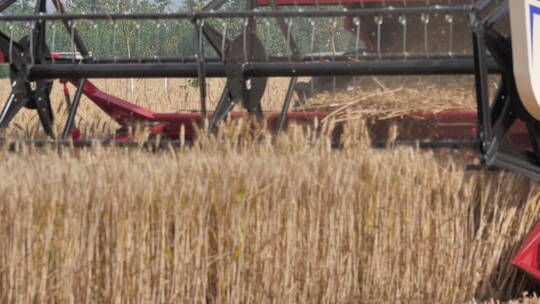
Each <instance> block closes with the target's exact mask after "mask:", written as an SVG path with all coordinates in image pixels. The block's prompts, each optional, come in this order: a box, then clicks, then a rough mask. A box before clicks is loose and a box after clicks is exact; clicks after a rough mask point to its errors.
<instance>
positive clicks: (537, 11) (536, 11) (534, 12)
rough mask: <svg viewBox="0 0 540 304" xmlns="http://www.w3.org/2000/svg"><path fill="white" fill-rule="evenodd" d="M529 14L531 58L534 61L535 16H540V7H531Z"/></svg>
mask: <svg viewBox="0 0 540 304" xmlns="http://www.w3.org/2000/svg"><path fill="white" fill-rule="evenodd" d="M529 11H530V12H529V14H530V16H529V17H530V18H531V56H532V59H533V60H534V15H540V7H538V6H534V5H532V4H531V5H529Z"/></svg>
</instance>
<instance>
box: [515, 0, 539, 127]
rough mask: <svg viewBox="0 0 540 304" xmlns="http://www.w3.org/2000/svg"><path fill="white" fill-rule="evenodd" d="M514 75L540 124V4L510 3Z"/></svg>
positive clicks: (532, 0) (525, 0) (531, 1)
mask: <svg viewBox="0 0 540 304" xmlns="http://www.w3.org/2000/svg"><path fill="white" fill-rule="evenodd" d="M508 2H509V4H510V24H511V27H512V52H513V56H514V75H515V77H516V82H517V88H518V92H519V97H520V98H521V100H522V101H523V104H524V105H525V108H526V109H527V111H528V112H529V113H530V114H531V115H532V116H533V117H534V118H536V119H538V120H540V0H508Z"/></svg>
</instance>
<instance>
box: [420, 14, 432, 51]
mask: <svg viewBox="0 0 540 304" xmlns="http://www.w3.org/2000/svg"><path fill="white" fill-rule="evenodd" d="M429 18H430V17H429V15H428V14H425V13H422V15H421V16H420V20H421V21H422V24H423V25H424V52H425V54H426V56H428V57H429V42H428V26H429Z"/></svg>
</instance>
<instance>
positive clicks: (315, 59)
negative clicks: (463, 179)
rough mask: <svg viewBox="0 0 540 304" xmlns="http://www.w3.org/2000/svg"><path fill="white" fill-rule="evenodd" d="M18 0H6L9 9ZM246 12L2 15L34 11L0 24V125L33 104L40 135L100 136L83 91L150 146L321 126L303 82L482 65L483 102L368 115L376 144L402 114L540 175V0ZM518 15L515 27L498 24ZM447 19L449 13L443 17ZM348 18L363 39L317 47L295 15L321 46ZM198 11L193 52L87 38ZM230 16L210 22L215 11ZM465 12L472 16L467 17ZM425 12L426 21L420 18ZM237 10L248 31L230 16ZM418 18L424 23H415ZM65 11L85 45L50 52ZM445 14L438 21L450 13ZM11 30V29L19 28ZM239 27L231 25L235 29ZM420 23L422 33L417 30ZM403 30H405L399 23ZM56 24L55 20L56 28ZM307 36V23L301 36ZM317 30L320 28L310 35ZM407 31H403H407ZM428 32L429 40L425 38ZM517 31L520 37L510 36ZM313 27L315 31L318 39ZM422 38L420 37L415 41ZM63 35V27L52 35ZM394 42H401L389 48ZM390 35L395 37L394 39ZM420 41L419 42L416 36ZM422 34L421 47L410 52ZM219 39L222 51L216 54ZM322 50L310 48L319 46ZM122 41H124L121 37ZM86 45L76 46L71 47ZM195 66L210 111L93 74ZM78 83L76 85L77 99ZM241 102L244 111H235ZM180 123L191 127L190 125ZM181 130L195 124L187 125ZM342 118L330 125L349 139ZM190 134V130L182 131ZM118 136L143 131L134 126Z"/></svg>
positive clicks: (289, 6) (414, 127) (276, 0)
mask: <svg viewBox="0 0 540 304" xmlns="http://www.w3.org/2000/svg"><path fill="white" fill-rule="evenodd" d="M15 2H16V0H2V1H0V12H2V11H5V10H6V9H7V8H9V6H10V5H12V4H14V3H15ZM244 2H246V3H245V7H244V8H243V9H240V10H230V9H224V8H228V7H230V6H229V5H228V3H227V0H212V1H211V2H209V3H207V4H206V6H204V7H203V8H202V9H200V10H197V11H190V12H183V13H130V14H119V13H118V14H117V13H110V14H109V13H92V14H69V13H67V12H66V11H65V9H64V7H63V5H62V3H61V1H60V0H51V4H52V5H54V7H55V8H56V13H55V14H48V13H47V8H48V7H49V5H47V4H48V3H47V1H45V0H37V1H36V8H35V14H33V15H13V14H4V15H1V16H0V24H1V23H4V25H6V24H7V23H10V24H13V23H16V22H25V23H27V24H30V25H31V26H29V29H28V31H27V33H26V34H25V35H23V36H22V37H14V36H13V31H11V33H9V34H4V33H0V51H1V55H2V56H0V57H1V58H2V59H3V61H4V62H7V63H9V64H10V78H11V84H12V92H11V94H10V96H9V99H8V100H7V102H6V104H5V106H4V108H3V110H2V112H1V113H0V128H6V127H7V126H8V125H9V124H10V122H11V121H12V119H13V118H14V116H15V115H16V114H17V113H18V112H19V111H20V110H21V109H22V108H23V107H26V108H29V109H35V110H36V111H37V113H38V115H39V119H40V121H41V125H42V126H43V129H44V131H45V132H46V134H47V135H48V136H50V137H51V140H50V141H45V142H44V141H41V142H32V143H31V144H38V145H45V144H66V143H67V144H73V145H75V146H86V145H91V144H92V142H91V141H86V140H83V139H82V137H81V136H80V135H79V133H78V130H77V129H75V128H74V121H75V117H76V115H77V110H78V108H79V104H80V101H81V96H82V95H83V94H84V95H86V96H87V97H88V98H89V99H90V100H91V101H92V102H93V103H95V104H96V105H97V106H98V107H100V108H101V110H103V111H104V112H105V113H107V114H108V115H109V116H110V117H111V118H112V119H114V120H115V121H116V122H118V123H119V124H120V125H121V126H122V127H123V128H122V129H125V128H126V127H128V126H130V125H132V124H135V123H145V124H151V125H152V128H151V134H149V142H148V143H149V144H153V143H155V142H157V140H155V138H157V137H158V136H159V138H160V139H161V140H160V143H163V142H165V143H167V144H174V143H176V142H185V141H191V140H194V139H195V137H196V132H195V130H194V125H199V126H204V125H206V124H205V121H206V120H208V124H207V127H208V129H209V130H208V131H209V132H214V131H215V130H216V129H217V128H218V127H219V124H220V123H221V122H222V121H223V120H224V119H235V118H239V117H245V116H246V115H253V116H255V117H257V118H258V119H259V120H261V121H262V120H266V122H267V125H268V128H269V129H270V130H271V131H274V132H280V131H282V130H284V129H285V128H286V127H287V125H288V124H289V123H291V122H295V123H300V124H307V125H312V124H313V122H314V121H315V120H321V119H323V118H324V117H326V116H327V115H328V114H329V113H324V112H291V111H289V109H290V106H291V100H292V98H293V95H294V94H295V93H297V94H298V95H300V96H301V97H309V95H312V94H315V93H317V92H320V91H322V90H328V89H329V88H334V89H335V88H339V87H341V86H342V84H341V83H340V82H341V80H344V81H347V80H354V79H355V77H357V76H364V75H474V78H475V87H476V100H477V110H476V111H443V112H437V113H415V114H413V115H407V116H404V117H400V118H394V119H391V120H381V121H374V122H372V123H371V125H370V131H371V137H372V139H373V140H374V142H379V143H384V142H385V141H388V140H389V138H388V136H389V135H388V129H389V126H390V125H391V124H397V125H398V128H399V129H400V131H401V132H400V135H399V136H398V138H397V141H396V142H397V143H400V142H401V143H416V144H418V145H419V146H421V147H426V148H430V147H431V148H436V147H450V148H459V147H466V148H474V149H475V150H476V151H477V152H478V153H479V155H480V159H481V163H482V165H483V166H485V167H486V168H499V169H506V170H510V171H514V172H517V173H520V174H523V175H525V176H528V177H530V178H533V179H536V180H540V141H539V138H540V123H539V121H540V79H538V78H539V77H540V76H539V75H540V34H539V33H540V1H536V0H511V1H510V0H507V1H495V0H481V1H470V0H461V1H459V0H444V1H441V2H442V3H438V2H437V1H433V0H432V1H430V0H423V1H412V0H386V1H385V0H247V1H244ZM508 16H510V20H511V35H510V36H509V35H505V34H504V33H502V32H501V31H500V30H498V28H497V25H498V24H499V23H501V22H502V20H504V19H505V18H506V19H507V18H508ZM437 18H438V19H437ZM323 19H324V20H327V19H331V20H334V23H333V24H334V25H335V24H337V23H336V21H337V20H341V21H343V24H344V25H343V28H344V29H345V30H346V31H347V32H349V34H350V37H351V42H352V43H351V44H354V47H352V51H348V52H342V53H338V52H335V51H333V52H331V53H314V52H313V51H314V50H313V49H311V50H308V51H306V50H302V49H301V48H300V47H299V44H298V41H300V40H298V38H302V39H304V40H306V37H296V36H295V35H294V31H292V28H293V25H294V24H295V23H296V22H300V21H297V20H304V21H306V20H307V21H308V22H307V24H308V25H310V28H311V31H312V35H311V45H312V46H313V40H314V38H313V37H314V36H315V30H316V29H317V26H318V24H319V25H320V23H319V21H320V20H323ZM435 19H437V20H439V21H440V20H443V21H442V24H443V26H444V27H445V28H446V29H447V30H446V31H445V32H446V33H447V35H450V38H449V39H448V40H447V43H446V44H447V46H445V48H446V51H444V52H438V53H433V52H429V47H428V34H427V32H428V28H429V24H431V23H433V20H435ZM124 20H130V21H132V22H134V24H135V23H137V22H144V21H155V22H167V21H173V22H190V23H192V28H193V31H194V33H195V37H196V41H195V44H196V47H195V49H196V54H194V56H191V57H185V56H173V57H162V56H160V54H157V56H152V57H142V56H136V57H135V58H134V57H130V56H116V55H115V56H113V57H112V58H111V57H109V58H107V57H102V56H97V55H96V56H94V54H97V52H94V50H92V49H91V48H89V46H88V45H87V44H86V43H85V39H84V37H83V36H84V35H82V34H81V33H80V31H79V30H78V29H79V28H78V27H76V26H75V25H76V24H77V23H78V22H81V23H82V22H90V23H93V22H100V21H102V22H103V21H107V22H110V24H111V26H115V24H116V22H122V21H124ZM216 20H217V21H219V22H221V23H220V24H221V26H220V27H215V26H212V24H213V23H215V21H216ZM456 20H462V21H459V22H458V21H456ZM418 21H419V23H418ZM232 22H236V23H235V24H236V25H238V24H240V26H236V30H237V32H236V33H234V32H233V31H232V30H230V29H232V28H233V26H231V27H229V28H228V27H227V24H229V23H231V24H232ZM414 22H416V23H417V26H416V28H414V26H413V24H414ZM52 23H62V24H63V26H64V27H65V29H66V33H68V35H69V37H70V38H71V44H72V45H73V48H74V49H75V48H76V51H77V53H78V54H79V56H74V55H73V56H68V57H65V56H61V55H59V54H55V53H51V52H50V48H49V46H48V43H47V42H48V41H50V40H51V39H50V36H51V34H50V32H51V31H50V25H51V24H52ZM269 23H274V24H275V25H277V26H276V29H277V28H279V31H281V34H282V35H283V41H284V42H285V43H286V47H287V48H288V50H289V53H288V55H286V56H275V55H274V54H268V53H267V49H266V43H265V39H261V37H259V36H258V35H257V33H260V32H261V31H257V27H258V26H261V25H263V26H268V24H269ZM439 23H441V22H439ZM458 26H462V27H464V28H465V27H466V28H467V30H468V31H469V32H470V36H469V35H467V36H465V38H464V37H463V36H461V35H460V37H457V38H456V36H457V35H454V34H453V32H454V28H455V27H458ZM7 28H11V29H13V26H12V25H11V27H10V26H8V27H7ZM228 29H229V31H228ZM411 31H414V32H415V33H414V35H413V36H416V38H414V37H413V38H410V39H409V40H407V34H408V33H409V36H410V35H411V34H410V33H411ZM396 33H397V34H398V35H395V34H396ZM400 33H401V35H399V34H400ZM54 34H56V33H55V32H54V33H53V35H54ZM304 36H306V35H304ZM307 36H309V35H307ZM396 37H397V38H396ZM419 37H420V38H419ZM468 37H471V39H470V43H469V44H470V45H472V47H471V50H470V51H469V52H465V53H463V52H456V51H455V50H454V49H453V45H454V42H455V41H457V40H464V39H468ZM510 37H511V38H510ZM309 39H310V38H309V37H307V40H309ZM414 39H416V40H414ZM53 40H54V39H53ZM396 40H397V41H398V42H399V43H397V44H398V45H399V46H400V50H399V51H392V50H391V49H392V48H391V47H390V46H391V45H392V44H396V43H395V42H396ZM388 41H390V42H388ZM411 41H412V43H411ZM412 44H420V45H422V46H424V48H423V50H422V51H420V52H414V51H411V50H412V49H413V48H411V45H412ZM205 45H209V46H210V47H211V48H212V49H213V51H214V53H215V54H217V55H216V56H213V57H212V56H206V55H205V53H207V52H208V50H207V48H206V47H205ZM312 48H313V47H312ZM113 49H114V47H113ZM74 53H75V50H74ZM490 74H494V75H498V76H500V83H499V85H498V89H497V91H496V93H495V96H493V97H490V90H489V80H488V78H489V75H490ZM176 77H185V78H187V77H189V78H197V79H198V83H199V88H200V110H199V111H197V112H181V113H156V112H153V111H151V110H148V109H145V108H142V107H139V106H137V105H134V104H132V103H130V102H127V101H124V100H121V99H120V98H117V97H114V96H111V95H109V94H107V93H105V92H103V91H101V90H99V89H98V88H97V87H96V86H95V85H93V84H92V83H91V82H90V81H89V80H88V79H91V78H176ZM209 77H222V78H226V80H227V82H226V85H225V87H224V88H223V92H222V94H221V98H220V99H219V102H218V103H217V107H216V109H215V110H214V111H208V110H207V99H208V98H207V91H206V83H207V78H209ZM268 77H289V78H290V83H289V87H288V90H287V93H286V97H285V100H284V101H283V107H282V111H281V112H276V113H266V112H264V111H263V105H261V99H262V97H263V94H264V92H265V88H266V84H267V78H268ZM299 77H313V80H312V81H310V83H307V84H306V83H303V84H301V83H298V78H299ZM54 80H60V81H61V83H63V84H64V86H65V94H66V98H67V100H68V104H69V109H68V110H69V115H68V118H67V121H66V122H65V126H64V129H63V132H62V134H60V135H56V134H54V131H53V130H54V128H53V111H52V109H51V102H50V93H51V88H52V85H53V81H54ZM68 83H71V84H73V85H74V86H75V87H76V92H75V94H74V97H73V99H72V100H71V97H70V93H69V90H68V87H67V85H68ZM237 103H240V104H241V106H242V107H243V108H244V109H245V110H246V111H247V113H248V114H245V113H244V112H232V110H233V108H234V107H235V105H236V104H237ZM182 127H183V128H182ZM181 129H184V132H180V130H181ZM340 132H341V131H340V126H337V127H336V130H334V132H333V134H334V135H335V136H336V137H339V133H340ZM181 134H182V136H184V138H180V136H181ZM107 143H108V144H116V145H129V144H131V143H133V142H132V141H131V138H129V136H126V134H125V132H122V131H119V132H118V135H117V138H115V140H111V141H108V142H107ZM539 246H540V227H537V228H536V229H535V231H534V233H533V234H532V235H531V236H530V237H529V238H528V239H527V241H526V242H525V244H524V246H523V248H521V250H520V251H519V253H518V254H517V256H516V257H515V260H514V263H515V265H517V266H519V267H520V268H522V269H524V270H525V271H526V272H527V273H529V274H530V275H532V276H533V277H534V278H536V279H539V280H540V265H539V263H540V254H539V252H538V250H539Z"/></svg>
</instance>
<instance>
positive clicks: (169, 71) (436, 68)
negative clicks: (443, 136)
mask: <svg viewBox="0 0 540 304" xmlns="http://www.w3.org/2000/svg"><path fill="white" fill-rule="evenodd" d="M204 66H205V72H206V73H205V76H206V77H226V67H225V64H223V63H217V62H211V63H205V64H204ZM238 68H240V69H242V71H243V75H244V76H245V77H295V76H328V75H336V76H339V75H472V74H474V73H475V72H476V70H475V68H474V62H473V61H472V60H466V59H455V60H408V61H373V62H370V61H360V62H312V63H304V62H290V63H288V62H281V63H271V62H260V63H247V64H239V65H238ZM482 71H485V72H486V73H494V74H496V73H499V72H500V70H499V67H498V66H497V64H496V63H495V62H494V61H492V60H489V61H486V62H485V70H484V69H483V70H482ZM27 74H28V78H29V79H30V80H36V79H72V78H131V77H142V78H162V77H170V78H173V77H198V75H199V74H198V64H197V63H184V64H182V63H162V64H57V65H52V64H36V65H30V66H28V69H27Z"/></svg>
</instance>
